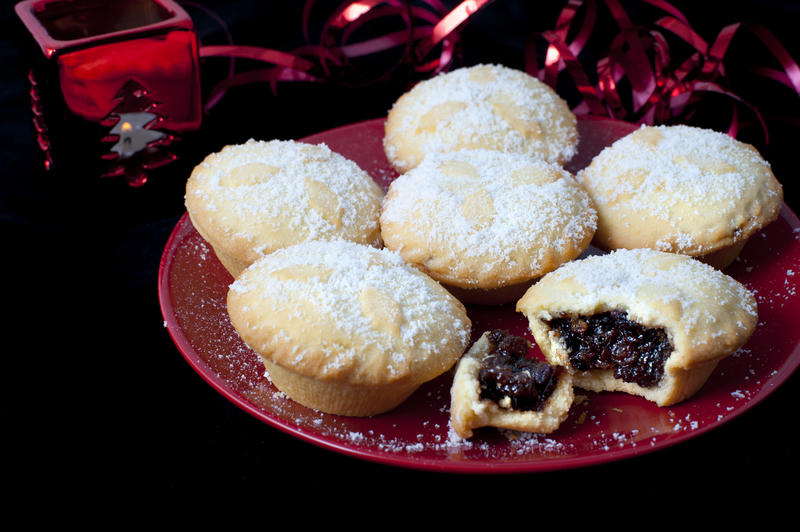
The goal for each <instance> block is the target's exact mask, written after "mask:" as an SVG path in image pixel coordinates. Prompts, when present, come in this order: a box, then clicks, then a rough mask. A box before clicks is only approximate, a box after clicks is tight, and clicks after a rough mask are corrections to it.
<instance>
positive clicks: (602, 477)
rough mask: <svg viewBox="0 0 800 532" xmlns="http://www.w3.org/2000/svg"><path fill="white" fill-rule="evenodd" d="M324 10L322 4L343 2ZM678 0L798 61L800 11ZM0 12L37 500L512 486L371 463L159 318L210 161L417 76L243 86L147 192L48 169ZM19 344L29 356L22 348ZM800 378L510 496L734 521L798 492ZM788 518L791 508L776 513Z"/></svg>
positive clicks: (262, 28) (6, 174) (27, 449)
mask: <svg viewBox="0 0 800 532" xmlns="http://www.w3.org/2000/svg"><path fill="white" fill-rule="evenodd" d="M451 3H453V2H451ZM624 3H625V4H626V6H630V5H632V4H635V2H624ZM205 4H206V5H208V6H209V7H210V8H212V9H213V10H214V12H216V13H217V14H218V15H219V16H220V17H222V18H223V19H224V20H225V22H226V24H227V25H228V27H229V29H230V31H231V33H232V34H233V37H234V40H235V41H236V42H237V44H249V45H257V46H264V47H271V48H276V49H280V50H285V51H290V50H292V49H293V48H295V47H296V46H299V45H301V44H302V34H301V31H300V9H299V8H298V9H296V10H287V11H286V12H283V11H280V10H278V9H276V8H275V7H274V5H275V4H273V3H269V2H264V3H261V2H255V1H251V2H248V1H238V2H225V3H223V2H206V3H205ZM297 4H300V2H298V3H297ZM320 4H321V5H322V6H323V7H321V8H320V9H321V12H323V13H324V5H326V3H325V2H321V3H320ZM328 4H330V3H328ZM542 4H544V5H546V6H549V7H547V8H545V7H541V5H542ZM675 4H676V5H678V6H680V7H681V8H682V9H684V12H685V13H686V14H687V16H688V17H689V19H690V20H691V21H692V22H693V23H695V25H696V29H698V31H699V32H700V33H701V34H702V35H703V36H705V37H706V38H707V39H709V40H711V39H712V38H713V36H714V35H716V32H717V31H719V29H721V28H722V26H723V25H725V24H727V23H731V22H735V21H738V20H746V19H750V20H757V21H759V22H761V23H762V24H764V25H765V26H767V27H769V28H770V29H772V30H773V32H775V33H776V35H777V36H778V38H779V39H780V40H781V42H782V43H783V44H784V45H785V46H786V47H787V48H788V49H789V51H790V52H791V53H793V55H794V57H795V58H800V47H799V46H798V45H797V43H798V40H797V35H796V33H797V32H796V28H794V25H795V23H796V21H797V20H798V14H800V9H798V7H796V5H795V6H793V5H792V3H788V2H787V3H780V2H766V3H764V2H758V3H756V2H743V3H741V4H737V3H734V4H731V3H724V6H725V7H722V6H723V3H716V2H708V3H702V4H703V5H708V4H710V5H715V6H718V7H716V9H715V11H714V12H713V13H710V14H709V13H702V12H700V11H698V6H697V4H701V3H700V2H676V3H675ZM523 5H524V6H528V7H522V6H523ZM561 5H562V3H561V2H530V3H528V2H524V3H523V2H510V1H508V0H505V1H504V0H497V1H496V2H495V3H493V4H492V5H491V6H490V7H488V8H486V10H485V11H483V12H481V13H480V14H479V15H478V16H476V17H475V19H474V20H473V21H472V22H471V23H470V24H469V25H468V26H467V27H466V29H465V31H464V48H463V58H462V60H460V61H459V62H458V64H474V63H477V62H501V63H505V64H507V65H509V66H514V67H517V68H522V67H523V58H522V46H523V43H524V40H525V38H526V37H527V36H528V35H529V34H530V32H532V31H536V30H544V29H548V28H550V27H552V26H553V25H554V23H555V18H556V14H557V12H558V9H559V7H560V6H561ZM756 5H758V6H759V7H758V8H756V7H755V6H756ZM270 6H273V7H270ZM536 6H538V7H536ZM534 7H536V9H534ZM187 9H188V10H189V11H190V13H191V14H192V16H193V17H195V18H196V21H197V22H196V23H197V26H198V28H199V33H200V36H201V39H202V40H203V42H204V43H208V44H222V43H224V36H223V35H222V33H221V32H220V31H219V30H218V26H217V25H216V22H214V20H213V19H211V18H210V17H208V16H207V15H205V14H204V13H203V12H202V11H201V10H198V9H196V8H192V7H189V8H187ZM537 14H538V15H539V16H536V15H537ZM0 17H1V18H0V20H2V24H3V27H4V28H8V30H7V31H3V32H2V37H0V39H2V44H0V64H2V65H3V84H2V86H1V87H0V91H1V92H0V105H1V106H2V113H1V115H0V116H2V122H1V123H0V149H2V159H0V160H2V170H1V171H0V172H2V179H1V180H0V207H1V208H2V210H1V211H0V222H2V223H0V228H1V230H2V233H1V234H0V236H2V238H3V241H4V242H5V243H6V245H5V246H4V249H5V250H6V251H5V260H3V263H4V269H5V270H4V273H5V276H4V278H5V285H6V294H7V299H6V302H7V303H6V309H7V310H10V311H11V314H12V318H11V320H7V321H6V328H5V331H6V332H5V336H6V337H7V340H8V341H9V343H8V344H7V347H6V349H5V350H4V353H5V354H6V358H7V360H8V361H9V364H8V365H7V367H6V369H5V373H4V374H5V375H6V377H7V379H6V381H7V383H6V386H4V387H3V390H4V401H3V402H2V405H3V406H2V409H3V410H2V412H3V415H4V418H5V419H7V420H8V421H10V424H8V425H7V432H6V433H5V440H6V444H7V445H6V448H7V451H6V458H7V461H8V466H9V470H10V471H14V472H15V474H14V475H13V476H10V477H7V478H6V480H7V482H8V483H9V484H10V485H16V486H19V489H18V490H17V496H18V497H20V498H21V499H20V500H30V498H31V497H35V496H38V495H40V494H41V493H42V490H43V489H46V490H48V491H51V490H52V491H53V492H55V493H58V495H59V497H58V498H59V499H61V500H72V498H73V497H74V498H75V500H81V501H86V500H94V501H100V500H102V501H119V500H120V498H121V497H123V496H127V495H128V494H131V493H133V494H137V495H142V496H147V497H150V496H166V495H174V494H190V495H194V496H203V497H207V498H209V499H212V500H215V499H217V498H218V497H219V494H229V495H233V496H238V495H239V494H240V493H248V492H249V493H251V494H254V495H257V496H259V497H260V498H263V500H265V501H269V504H270V506H273V507H274V506H275V504H276V503H277V502H278V501H280V500H282V499H297V498H301V499H303V500H313V501H323V500H327V499H330V500H333V501H338V502H342V503H348V502H350V503H356V501H358V502H357V504H359V505H361V504H364V501H375V500H381V501H387V502H389V501H394V502H398V501H403V502H404V503H405V501H416V502H417V503H419V504H423V505H425V506H434V507H438V508H439V509H441V510H442V511H443V512H448V513H449V512H453V511H455V510H454V509H455V508H456V506H454V501H459V500H464V498H465V497H466V498H471V497H478V496H480V495H481V494H484V495H485V493H486V491H487V487H494V486H496V485H497V484H496V483H495V482H494V481H493V482H492V483H488V484H487V479H486V478H485V477H483V476H465V475H443V474H436V473H428V472H419V471H412V470H405V469H396V468H391V467H387V466H382V465H377V464H372V463H367V462H363V461H359V460H355V459H353V458H349V457H345V456H341V455H338V454H335V453H332V452H330V451H327V450H323V449H320V448H317V447H314V446H312V445H309V444H307V443H304V442H300V441H298V440H296V439H294V438H292V437H290V436H287V435H285V434H283V433H281V432H279V431H277V430H275V429H273V428H271V427H269V426H266V425H264V424H263V423H261V422H260V421H257V420H255V419H253V418H252V417H250V416H249V415H247V414H246V413H244V412H242V411H240V410H239V409H238V408H236V407H235V406H234V405H232V404H230V403H229V402H228V401H227V400H225V399H224V398H223V397H222V396H220V395H219V394H217V393H216V392H215V391H214V390H212V388H211V387H210V386H208V385H207V384H206V383H205V382H204V381H202V380H201V378H200V377H199V376H198V375H196V374H195V373H194V372H193V371H192V369H191V368H190V367H189V366H188V364H186V363H185V362H184V360H183V359H182V357H181V355H180V354H179V352H178V351H177V349H176V348H175V346H174V344H173V343H172V341H171V340H170V338H169V335H168V333H167V331H166V329H165V328H164V327H163V324H162V317H161V314H160V311H159V306H158V299H157V293H156V275H157V269H158V262H159V259H160V255H161V252H162V250H163V247H164V244H165V243H166V240H167V238H168V236H169V233H170V231H171V230H172V228H173V226H174V225H175V223H176V221H177V219H178V217H179V216H180V215H181V214H182V213H183V212H184V208H183V187H184V184H185V180H186V178H187V176H188V175H189V172H190V171H191V168H192V167H193V166H194V165H195V164H197V163H198V162H199V161H200V160H201V159H202V158H203V157H204V156H205V155H206V154H207V153H209V152H211V151H216V150H218V149H219V148H220V147H222V146H223V145H225V144H231V143H236V142H241V141H244V140H246V139H248V138H251V137H255V138H263V139H268V138H299V137H302V136H304V135H308V134H311V133H314V132H317V131H321V130H324V129H328V128H331V127H335V126H339V125H344V124H347V123H351V122H356V121H360V120H364V119H369V118H375V117H380V116H384V115H385V114H386V112H387V110H388V108H389V107H390V106H391V103H392V102H393V101H394V100H395V99H396V98H397V97H398V96H399V95H400V94H401V93H402V91H403V90H404V89H405V87H406V82H407V80H406V79H404V78H402V77H400V76H399V75H398V79H394V80H392V81H390V82H387V83H383V84H375V85H370V86H367V87H347V86H343V85H338V84H323V83H284V84H281V85H279V87H278V93H277V95H274V94H272V93H271V92H270V90H269V87H268V86H267V85H264V84H253V85H250V86H247V87H242V88H238V89H235V90H232V91H230V92H229V93H228V94H227V95H226V96H225V97H224V98H223V99H222V101H221V102H220V103H219V104H218V105H217V106H216V107H214V108H213V109H212V110H211V112H210V113H209V114H208V115H207V116H206V117H205V118H204V123H203V126H202V128H201V129H200V130H199V131H197V132H192V133H189V134H186V135H184V137H183V140H182V142H181V144H180V145H179V146H178V145H176V147H175V150H176V153H177V154H178V155H179V156H180V159H179V160H178V161H177V162H175V163H173V164H171V165H168V166H167V167H165V169H164V170H162V171H159V172H157V173H154V174H153V175H152V176H151V179H150V182H148V183H147V184H146V185H145V186H144V187H142V188H138V189H133V188H129V187H127V185H125V184H124V182H122V181H121V180H104V181H103V182H101V181H100V180H99V179H98V178H97V176H95V175H85V174H84V173H83V172H81V171H80V169H71V170H69V171H62V172H58V173H56V174H45V173H44V172H43V171H42V170H41V165H40V162H39V157H38V152H37V148H36V144H35V141H34V137H33V130H32V127H31V117H30V107H29V105H28V100H27V93H26V91H27V85H26V81H25V76H26V74H27V65H26V64H25V59H24V57H23V56H22V55H20V53H19V52H20V49H21V44H22V43H23V42H24V39H25V37H26V34H25V33H24V32H23V31H21V29H20V27H19V26H20V25H19V24H18V21H17V19H16V17H15V15H14V14H13V11H12V9H11V7H10V6H9V7H4V10H3V12H2V14H1V15H0ZM321 18H324V17H321ZM752 56H753V57H754V58H755V59H754V60H753V64H754V65H763V64H767V63H769V64H771V62H770V61H769V60H768V59H770V56H769V54H768V52H766V51H765V50H764V49H763V48H759V47H758V46H753V51H752ZM759 58H763V59H759ZM240 65H245V66H243V68H245V67H246V63H240ZM226 66H227V63H226V62H225V60H222V59H217V60H210V61H206V62H204V63H203V82H204V86H205V88H206V89H207V88H208V86H210V84H212V83H213V81H214V79H215V76H216V79H219V76H220V75H221V74H222V73H224V71H225V68H226ZM761 83H765V82H758V83H753V85H751V86H748V87H747V89H748V90H749V91H751V93H752V94H754V95H755V97H754V98H753V101H755V102H757V104H758V105H759V106H763V109H764V111H765V113H768V114H769V115H770V117H771V118H775V119H778V120H775V121H774V122H772V123H771V132H772V134H773V138H772V140H773V142H772V144H771V145H770V146H769V147H768V148H762V149H763V152H764V153H765V155H766V156H767V158H768V159H769V160H770V162H771V163H772V164H773V166H774V168H775V173H776V175H777V176H778V178H779V179H780V180H781V181H782V182H783V183H784V186H785V189H786V200H787V203H788V204H789V205H790V207H791V208H792V209H793V210H794V211H795V212H798V209H800V202H798V200H797V196H796V195H795V191H796V189H797V186H796V184H795V182H796V176H795V175H794V174H795V165H796V163H795V157H796V149H795V148H794V146H795V145H796V138H797V134H798V131H800V130H798V129H797V126H793V125H792V123H791V121H790V120H779V119H780V118H790V117H797V116H798V115H800V98H798V97H796V96H792V94H791V92H790V91H788V90H784V91H783V92H781V91H778V92H779V93H780V94H782V96H780V97H777V98H776V97H772V96H769V97H767V98H766V99H765V100H764V101H763V103H762V101H760V100H759V99H758V95H759V94H761V93H764V90H763V89H764V87H763V86H762V85H761ZM770 87H772V86H770ZM743 114H744V113H743ZM15 340H21V342H15ZM15 343H18V344H19V343H21V345H19V347H14V348H11V347H10V346H11V345H13V344H15ZM799 387H800V382H798V377H797V375H794V376H793V377H792V378H790V379H789V381H788V382H787V383H786V384H785V385H784V386H782V387H781V388H780V389H778V390H776V391H775V392H774V393H773V394H772V395H771V396H770V397H769V398H768V399H767V400H765V401H764V402H762V403H761V404H759V405H758V406H756V407H755V408H754V409H752V410H751V411H749V412H747V413H745V414H744V415H742V416H740V417H739V418H736V419H734V420H733V421H731V422H729V423H727V424H725V425H724V426H721V427H720V428H719V429H717V430H714V431H712V432H711V433H709V434H706V435H703V436H701V437H698V438H695V439H693V440H691V441H689V442H686V443H683V444H680V445H677V446H674V447H671V448H667V449H664V450H661V451H658V452H656V453H652V454H648V455H644V456H641V457H638V458H634V459H629V460H625V461H623V462H617V463H612V464H607V465H602V466H595V467H590V468H585V469H577V470H569V471H563V472H555V473H544V474H536V475H512V476H510V477H508V478H505V479H503V481H502V485H503V486H504V489H503V490H501V493H495V494H494V495H493V498H494V497H497V498H498V501H503V500H504V499H506V497H504V496H502V495H503V493H507V494H514V496H512V497H511V499H512V500H513V499H516V498H518V497H519V496H520V494H525V495H527V496H528V497H530V498H532V499H544V500H548V501H553V502H550V503H548V504H556V503H557V502H558V501H569V499H571V498H572V495H570V493H572V492H574V491H575V490H586V489H587V488H590V489H592V490H597V489H599V488H598V487H599V486H602V490H603V491H606V490H608V491H610V492H613V493H615V495H616V496H617V498H616V499H615V500H617V501H619V499H620V496H621V494H624V497H622V498H624V499H625V502H626V504H628V505H631V506H634V507H635V506H636V504H637V503H639V502H646V503H647V505H648V506H649V507H652V506H653V504H654V502H655V504H656V505H658V504H660V503H662V502H668V503H669V504H672V505H675V504H677V505H678V506H677V508H680V509H677V508H676V509H675V511H676V512H678V513H679V514H684V515H685V512H686V511H687V507H694V506H696V502H695V501H698V500H703V501H710V502H713V503H714V505H715V506H714V509H715V512H718V511H722V512H730V511H738V510H739V509H741V508H746V507H748V504H750V503H754V501H755V500H756V499H757V498H759V497H757V495H768V496H770V497H774V498H776V500H778V499H782V498H784V495H782V494H783V493H787V492H786V491H785V490H784V488H782V487H780V485H781V484H782V482H780V479H781V478H792V477H793V476H794V475H795V474H796V473H797V470H798V468H797V462H798V445H797V440H796V439H795V438H794V437H793V436H792V435H793V433H794V427H795V425H796V422H795V420H796V417H797V415H796V412H797V408H796V397H797V393H798V388H799ZM656 480H657V481H658V482H657V483H654V482H655V481H656ZM645 481H646V483H643V482H645ZM659 485H661V487H659ZM650 491H654V493H650ZM790 491H791V490H790ZM795 491H796V490H795ZM587 497H588V496H587V495H586V494H581V495H580V496H579V497H578V498H579V499H580V500H581V501H583V502H581V503H580V504H579V505H578V507H579V508H582V507H584V505H585V504H586V501H589V506H597V505H602V503H601V501H602V500H603V497H602V496H601V495H600V494H598V493H595V494H594V495H592V496H591V497H588V498H587ZM676 499H677V500H678V501H683V502H675V500H676ZM389 503H390V504H391V502H389ZM500 504H503V503H502V502H500ZM782 507H783V506H782V505H780V504H777V503H775V506H774V507H772V506H771V507H770V509H771V510H774V511H779V509H781V508H782ZM347 508H348V509H349V508H350V505H349V504H348V506H347ZM354 511H357V510H355V509H354ZM473 511H475V510H473ZM477 511H480V510H477ZM493 511H494V510H487V512H486V513H493ZM458 513H463V512H462V511H461V510H459V511H458Z"/></svg>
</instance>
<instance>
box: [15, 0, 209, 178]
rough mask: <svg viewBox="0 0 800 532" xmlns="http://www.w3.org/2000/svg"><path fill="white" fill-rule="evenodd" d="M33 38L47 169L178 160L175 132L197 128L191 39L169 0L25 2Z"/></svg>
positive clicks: (141, 168)
mask: <svg viewBox="0 0 800 532" xmlns="http://www.w3.org/2000/svg"><path fill="white" fill-rule="evenodd" d="M16 12H17V15H18V16H19V18H20V19H21V20H22V22H23V23H24V25H25V27H26V28H27V30H28V31H29V32H30V34H31V36H32V37H33V39H34V42H35V45H36V46H33V47H32V48H33V50H32V51H33V53H32V54H31V62H32V68H31V71H30V74H29V81H30V94H31V107H32V110H33V116H34V119H33V120H34V126H35V128H36V133H37V139H38V142H39V146H40V147H41V149H42V153H43V155H44V164H45V167H46V168H47V169H54V168H60V167H62V166H64V167H68V168H80V169H81V171H82V172H84V175H87V174H86V173H87V172H88V175H90V176H124V177H125V178H126V179H127V181H128V183H129V184H131V185H133V186H139V185H142V184H143V183H144V182H145V181H146V179H147V174H148V171H150V170H152V169H154V168H157V167H159V166H163V165H164V164H167V163H169V162H171V161H173V160H174V159H175V156H174V155H173V154H172V153H171V152H170V150H169V146H170V145H171V144H172V143H173V142H174V141H175V140H176V139H177V134H179V133H181V132H184V131H190V130H194V129H197V128H199V127H200V123H201V119H202V104H201V94H200V72H199V65H198V43H197V35H196V33H195V30H194V25H193V23H192V20H191V18H190V17H189V15H188V14H187V13H186V12H185V11H184V10H183V9H182V8H181V7H180V6H178V5H177V4H176V3H175V2H173V1H172V0H116V1H114V2H108V1H104V0H27V1H24V2H20V3H19V4H17V5H16Z"/></svg>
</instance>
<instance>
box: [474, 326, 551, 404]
mask: <svg viewBox="0 0 800 532" xmlns="http://www.w3.org/2000/svg"><path fill="white" fill-rule="evenodd" d="M488 339H489V345H490V346H491V350H490V351H489V353H487V354H486V355H484V357H483V360H481V366H480V371H479V373H478V382H479V383H480V390H481V393H480V396H481V399H489V400H491V401H494V402H495V403H497V404H498V406H500V407H501V408H507V409H513V410H521V411H530V410H534V411H535V410H541V409H542V407H543V406H544V404H545V403H546V402H547V399H548V398H549V397H550V395H551V394H552V393H553V390H555V388H556V384H557V383H558V376H559V375H560V373H561V371H562V368H559V367H557V366H551V365H550V364H548V363H546V362H542V361H540V360H536V359H532V358H528V350H529V348H530V345H529V344H528V341H527V340H525V339H524V338H521V337H519V336H514V335H513V334H510V333H509V332H508V331H503V330H493V331H491V332H490V333H489V335H488Z"/></svg>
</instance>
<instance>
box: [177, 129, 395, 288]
mask: <svg viewBox="0 0 800 532" xmlns="http://www.w3.org/2000/svg"><path fill="white" fill-rule="evenodd" d="M382 200H383V191H382V190H381V189H380V187H379V186H378V185H377V184H376V183H375V182H374V181H373V180H372V179H371V178H370V177H369V175H368V174H367V173H366V172H364V171H363V170H361V169H360V168H359V167H358V165H356V164H355V163H354V162H352V161H350V160H348V159H346V158H344V157H343V156H341V155H339V154H337V153H335V152H333V151H331V150H330V149H329V148H328V147H327V146H325V145H324V144H322V145H313V144H304V143H300V142H295V141H279V140H273V141H269V142H264V141H255V140H250V141H248V142H246V143H245V144H241V145H235V146H226V147H225V148H224V149H223V150H222V151H220V152H218V153H214V154H211V155H209V156H208V157H206V158H205V160H204V161H203V162H202V163H200V164H199V165H198V166H197V167H196V168H195V169H194V171H193V172H192V175H191V177H190V178H189V180H188V182H187V183H186V209H187V211H188V213H189V217H190V219H191V220H192V224H193V225H194V226H195V228H196V229H197V231H198V232H199V233H200V235H201V236H202V237H203V238H204V239H205V240H206V241H208V242H209V243H210V244H211V246H212V247H213V248H214V251H215V253H216V254H217V257H218V258H219V259H220V262H222V264H223V265H224V266H225V267H226V268H227V269H228V271H230V273H231V275H233V276H234V277H236V276H237V275H238V274H239V273H240V272H241V271H242V270H243V269H244V268H246V267H247V266H248V265H250V264H252V263H253V262H254V261H255V260H256V259H258V258H260V257H262V256H264V255H267V254H269V253H272V252H273V251H275V250H276V249H280V248H283V247H286V246H289V245H292V244H296V243H298V242H303V241H306V240H317V239H334V238H342V239H346V240H351V241H354V242H358V243H361V244H366V245H372V246H376V247H380V246H381V245H382V242H381V239H380V227H379V225H378V216H379V214H380V205H381V201H382Z"/></svg>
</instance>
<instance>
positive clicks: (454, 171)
mask: <svg viewBox="0 0 800 532" xmlns="http://www.w3.org/2000/svg"><path fill="white" fill-rule="evenodd" d="M380 222H381V235H382V238H383V241H384V243H385V245H386V247H388V248H390V249H393V250H396V251H397V252H398V253H400V255H402V256H403V258H404V259H405V260H406V261H407V262H409V263H411V264H413V265H415V266H416V267H418V268H419V269H421V270H422V271H424V272H426V273H427V274H429V275H430V276H431V277H433V278H434V279H436V280H437V281H440V282H442V283H444V284H446V285H448V286H452V287H456V288H457V289H459V290H458V291H457V292H454V293H457V294H458V295H459V296H460V297H462V298H463V299H462V300H467V301H469V302H474V301H479V300H480V298H473V297H465V296H472V295H476V294H482V295H483V296H484V297H486V298H487V299H488V297H489V295H490V294H488V293H486V292H489V291H495V292H494V294H495V295H497V296H498V297H496V298H495V300H496V301H495V302H499V303H504V302H508V301H511V300H513V301H516V300H517V299H519V297H520V296H521V295H522V293H524V290H525V289H526V288H527V286H529V284H530V282H531V281H532V280H533V279H535V278H537V277H539V276H541V275H543V274H545V273H547V272H548V271H551V270H553V269H555V268H557V267H558V266H559V265H560V264H562V263H563V262H566V261H569V260H572V259H574V258H575V257H577V256H578V255H580V254H581V253H582V252H583V251H584V250H585V249H586V248H587V247H588V245H589V243H590V241H591V239H592V235H593V234H594V228H595V223H596V215H595V211H594V209H593V207H592V203H591V200H590V199H589V197H588V195H587V194H586V192H585V191H583V189H581V188H580V186H578V184H577V183H576V182H575V180H574V178H573V176H572V175H571V174H570V173H569V172H567V171H566V170H563V169H562V168H560V167H559V166H557V165H554V164H550V163H546V162H544V161H541V160H538V159H532V158H530V157H527V156H524V155H519V154H508V153H501V152H494V151H489V150H461V151H458V152H454V153H448V154H437V155H431V156H429V157H428V158H427V159H426V160H425V161H424V162H423V163H422V164H420V165H419V166H418V167H416V168H415V169H413V170H411V171H409V172H407V173H406V174H403V175H401V176H400V177H399V178H397V179H396V180H395V181H394V182H392V184H391V186H390V187H389V191H388V192H387V195H386V199H385V200H384V204H383V210H382V213H381V217H380ZM520 287H521V290H516V291H515V289H516V288H520ZM500 289H504V290H500Z"/></svg>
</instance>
